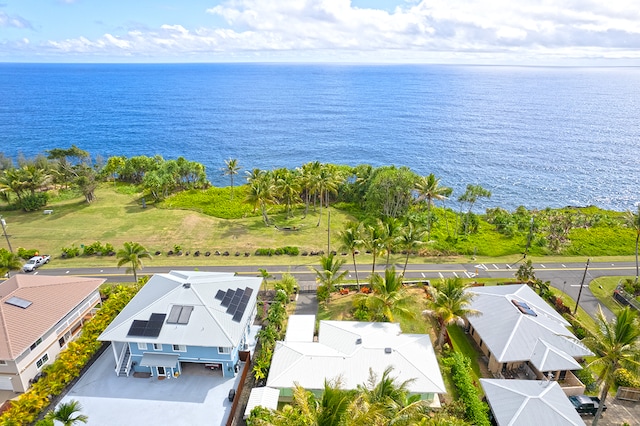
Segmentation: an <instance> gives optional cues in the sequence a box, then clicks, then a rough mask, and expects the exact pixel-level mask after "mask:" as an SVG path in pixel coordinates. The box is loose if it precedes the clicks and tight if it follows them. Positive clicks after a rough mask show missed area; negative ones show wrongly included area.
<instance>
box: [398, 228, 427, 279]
mask: <svg viewBox="0 0 640 426" xmlns="http://www.w3.org/2000/svg"><path fill="white" fill-rule="evenodd" d="M426 233H427V231H425V230H424V229H423V228H421V227H416V225H414V224H413V222H409V223H408V224H407V225H406V226H405V227H404V229H403V230H402V234H401V235H400V237H399V243H400V246H401V247H402V249H403V250H404V251H406V257H405V259H404V268H402V276H403V277H404V274H405V272H406V271H407V263H409V255H410V254H411V253H413V251H414V250H417V249H419V248H420V247H422V246H423V245H424V241H423V239H424V237H425V234H426Z"/></svg>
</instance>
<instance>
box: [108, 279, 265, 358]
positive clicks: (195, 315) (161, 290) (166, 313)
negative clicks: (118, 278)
mask: <svg viewBox="0 0 640 426" xmlns="http://www.w3.org/2000/svg"><path fill="white" fill-rule="evenodd" d="M261 282H262V280H261V278H258V277H238V276H235V275H234V274H232V273H222V272H199V271H171V272H169V273H168V274H155V275H153V276H152V277H151V279H150V280H149V282H148V283H147V284H146V285H145V286H144V287H142V289H140V291H139V292H138V294H136V296H135V297H134V298H133V299H131V301H130V302H129V303H128V304H127V306H125V308H124V309H123V310H122V312H120V314H119V315H118V316H117V317H116V318H115V319H114V320H113V321H112V322H111V324H109V326H108V327H107V329H106V330H105V331H104V332H103V333H102V334H101V335H100V336H99V337H98V340H101V341H117V342H147V343H163V344H173V345H189V346H207V347H215V346H220V347H236V346H237V345H238V344H240V340H241V338H242V336H243V335H244V331H245V327H246V323H247V321H248V319H249V317H250V315H251V313H252V312H253V310H254V308H255V305H256V297H257V294H258V290H259V288H260V284H261ZM238 289H239V290H241V292H243V293H244V294H246V295H248V297H247V303H246V307H245V308H244V311H243V312H242V313H241V314H238V316H235V315H234V313H233V312H231V313H228V312H227V311H228V310H229V308H228V306H229V305H228V304H225V303H224V300H221V299H223V297H221V295H222V296H224V295H225V294H226V295H230V294H232V293H231V291H233V292H235V291H237V290H238ZM180 307H186V309H183V310H182V311H181V312H182V313H187V314H188V315H184V316H182V315H179V314H180ZM238 312H240V311H238ZM152 314H155V315H154V316H153V317H155V318H161V319H162V320H161V321H159V322H158V324H157V325H158V327H157V328H156V329H155V330H154V331H155V332H151V333H148V334H146V335H145V336H142V335H141V333H138V334H136V333H131V332H130V331H131V330H132V325H133V323H134V321H136V326H138V325H140V324H143V325H144V323H145V322H146V321H149V320H150V319H152ZM174 314H175V315H174ZM164 318H166V321H164ZM142 328H143V329H144V326H143V327H142Z"/></svg>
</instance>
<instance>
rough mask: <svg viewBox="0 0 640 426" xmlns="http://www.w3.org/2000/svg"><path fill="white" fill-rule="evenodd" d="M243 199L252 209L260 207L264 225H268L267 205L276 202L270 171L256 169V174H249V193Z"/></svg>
mask: <svg viewBox="0 0 640 426" xmlns="http://www.w3.org/2000/svg"><path fill="white" fill-rule="evenodd" d="M245 201H246V202H247V203H250V204H251V205H252V206H253V211H256V209H257V208H258V207H260V211H261V212H262V220H263V221H264V224H265V226H269V217H268V216H267V205H268V204H276V203H277V202H278V200H277V199H276V187H275V184H274V181H273V173H272V172H264V171H258V173H257V175H251V177H250V178H249V193H248V194H247V198H246V200H245Z"/></svg>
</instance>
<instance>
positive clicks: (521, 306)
mask: <svg viewBox="0 0 640 426" xmlns="http://www.w3.org/2000/svg"><path fill="white" fill-rule="evenodd" d="M511 303H513V304H514V305H516V307H517V308H518V309H519V310H520V312H522V313H523V314H525V315H531V316H532V317H537V316H538V314H536V313H535V311H534V310H533V309H531V308H530V307H529V305H527V304H526V303H525V302H520V301H518V300H515V299H514V300H511Z"/></svg>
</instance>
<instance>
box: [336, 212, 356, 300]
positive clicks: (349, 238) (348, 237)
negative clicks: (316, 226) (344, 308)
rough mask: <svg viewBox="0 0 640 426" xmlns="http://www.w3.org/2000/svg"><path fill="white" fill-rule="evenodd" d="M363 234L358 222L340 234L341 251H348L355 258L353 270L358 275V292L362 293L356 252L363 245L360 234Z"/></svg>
mask: <svg viewBox="0 0 640 426" xmlns="http://www.w3.org/2000/svg"><path fill="white" fill-rule="evenodd" d="M361 233H362V224H360V223H356V222H349V223H347V225H346V226H345V228H344V230H343V231H340V232H339V233H338V238H339V239H340V244H341V245H340V250H348V251H349V253H351V257H352V258H353V270H354V272H355V274H356V284H357V285H358V291H360V280H359V279H358V268H357V266H356V252H357V251H358V248H359V247H360V246H361V245H362V239H361V237H360V234H361Z"/></svg>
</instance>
